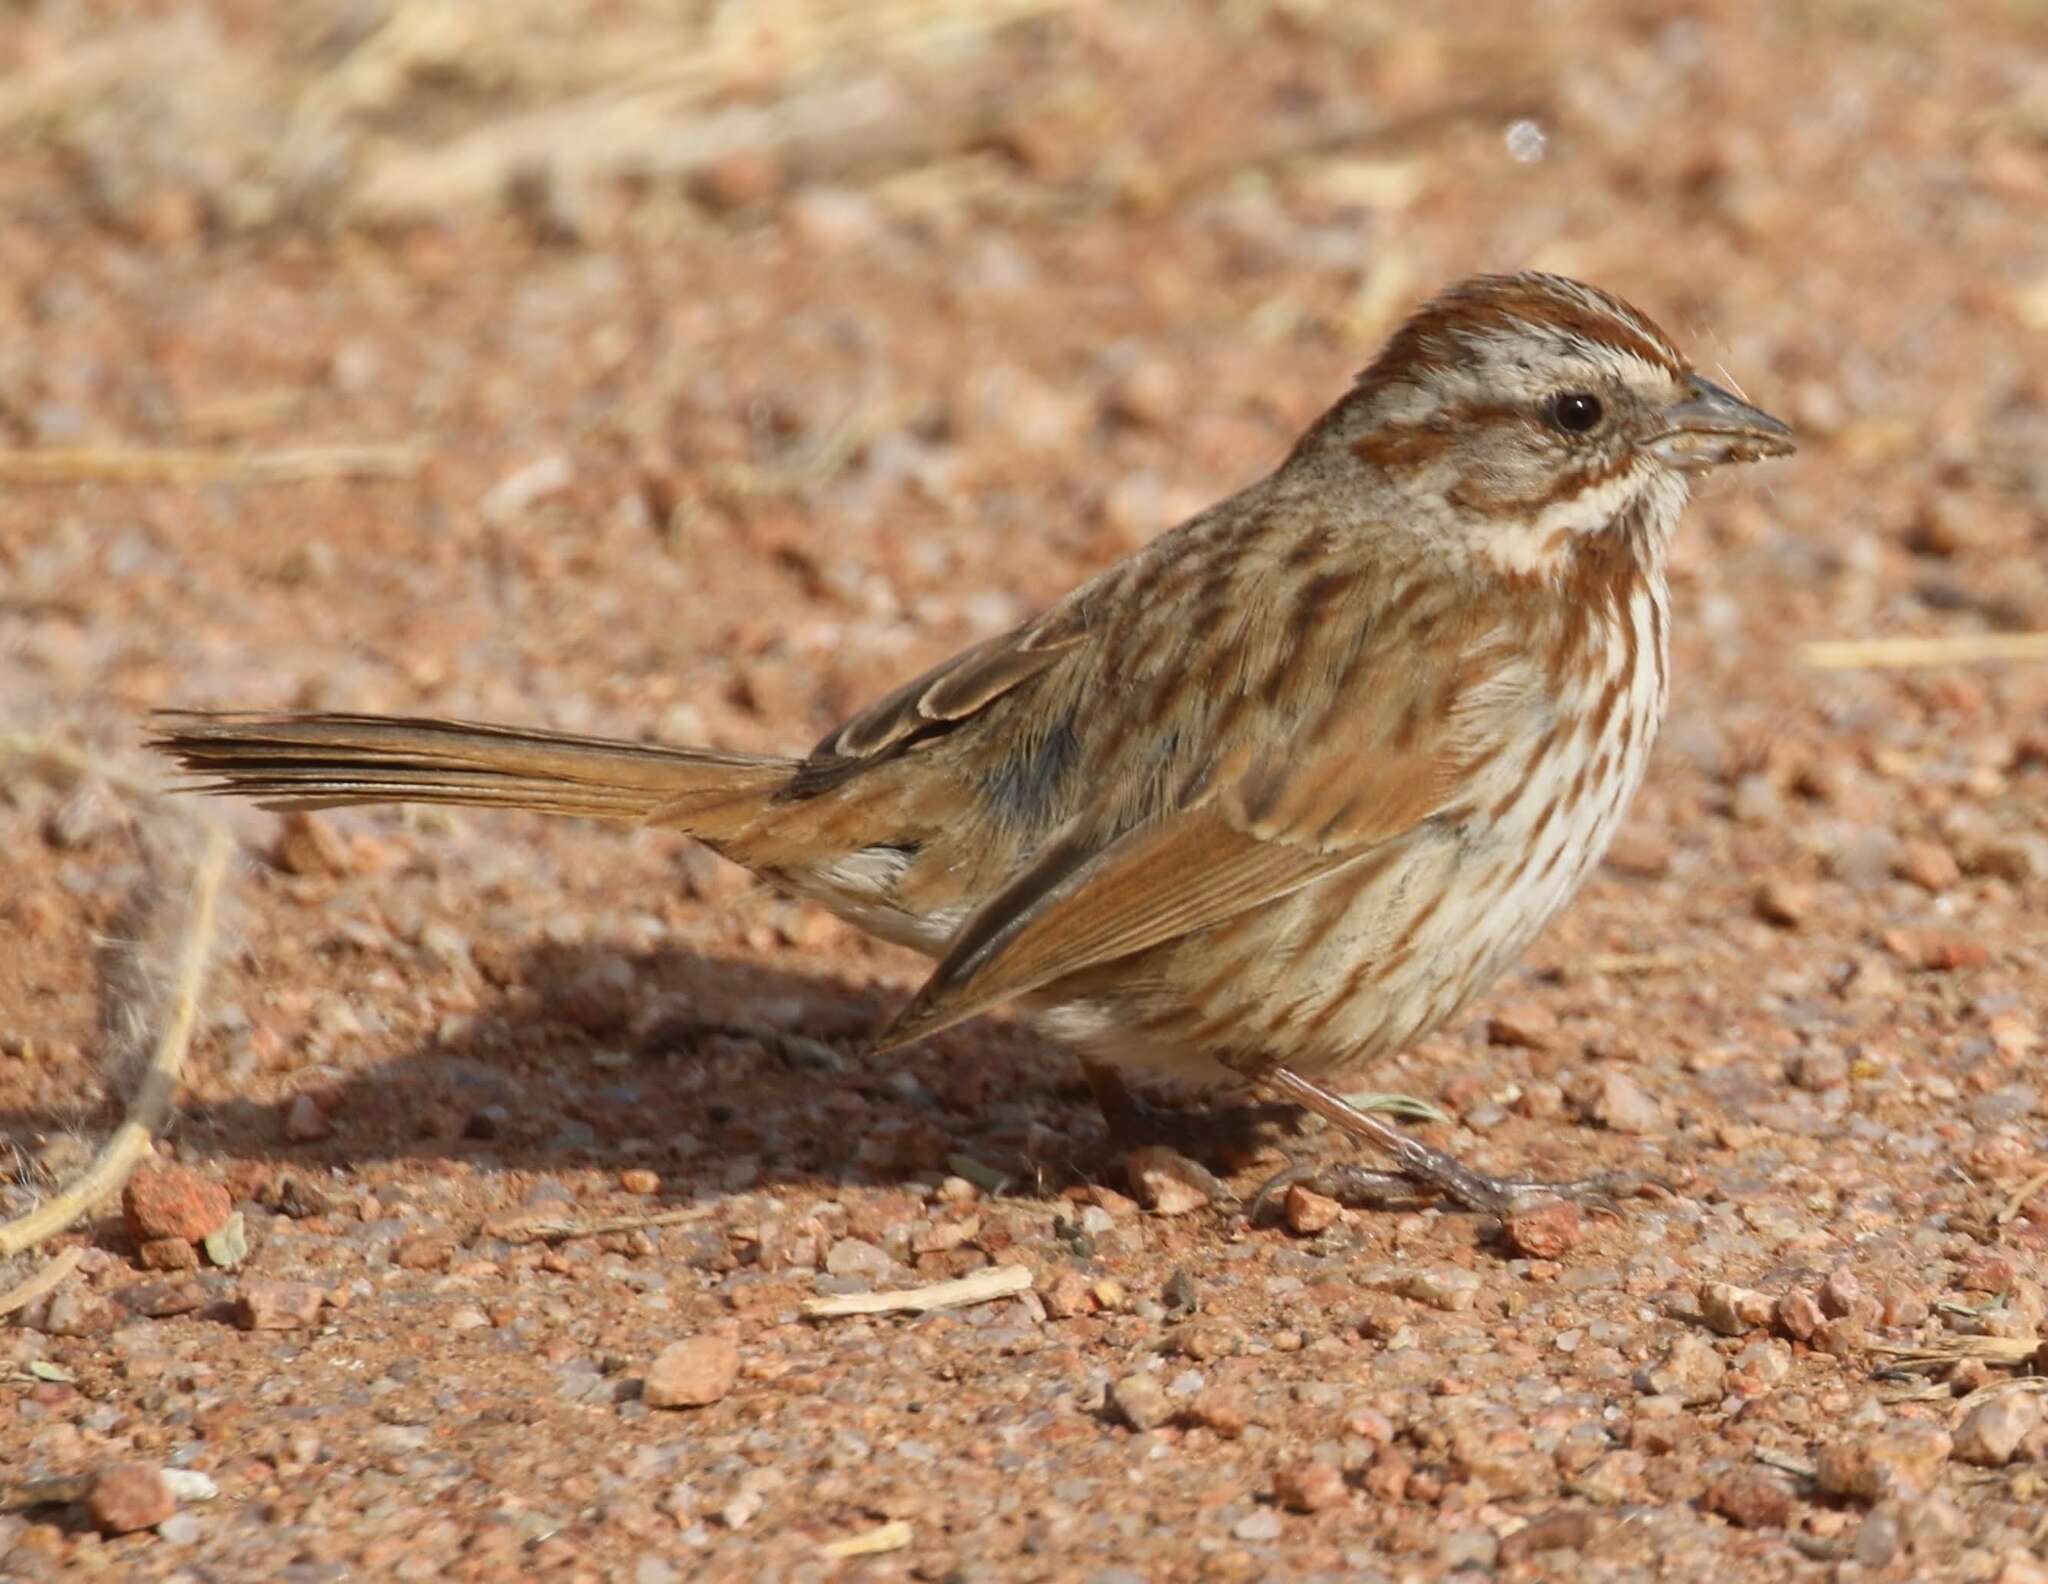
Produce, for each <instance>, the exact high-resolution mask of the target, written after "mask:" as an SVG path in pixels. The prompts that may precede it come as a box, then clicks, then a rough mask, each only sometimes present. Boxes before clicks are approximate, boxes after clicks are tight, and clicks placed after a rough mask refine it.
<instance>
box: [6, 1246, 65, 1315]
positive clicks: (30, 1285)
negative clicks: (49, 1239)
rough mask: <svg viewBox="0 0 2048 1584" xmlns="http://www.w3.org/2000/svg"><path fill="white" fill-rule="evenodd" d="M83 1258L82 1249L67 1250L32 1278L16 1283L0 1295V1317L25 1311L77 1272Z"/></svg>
mask: <svg viewBox="0 0 2048 1584" xmlns="http://www.w3.org/2000/svg"><path fill="white" fill-rule="evenodd" d="M84 1258H85V1250H84V1248H83V1247H73V1248H68V1249H66V1250H64V1252H63V1253H61V1254H59V1255H58V1256H57V1257H56V1258H55V1259H53V1260H51V1261H50V1263H49V1264H47V1265H45V1266H44V1267H43V1268H42V1269H41V1270H39V1271H37V1272H36V1273H35V1274H34V1275H33V1276H30V1277H28V1278H27V1279H26V1280H24V1281H19V1282H16V1283H15V1284H14V1286H12V1287H10V1288H9V1289H8V1290H7V1291H6V1292H4V1293H0V1315H11V1314H13V1313H14V1311H15V1310H17V1309H26V1308H27V1307H28V1306H29V1305H30V1304H32V1303H34V1302H35V1301H36V1300H37V1299H38V1298H40V1297H42V1296H43V1294H44V1293H46V1292H50V1291H51V1290H53V1289H54V1288H55V1287H56V1286H57V1284H58V1283H59V1282H61V1281H63V1279H64V1278H65V1277H66V1276H69V1275H70V1274H71V1273H72V1272H73V1271H75V1270H77V1269H78V1262H79V1261H80V1260H82V1259H84Z"/></svg>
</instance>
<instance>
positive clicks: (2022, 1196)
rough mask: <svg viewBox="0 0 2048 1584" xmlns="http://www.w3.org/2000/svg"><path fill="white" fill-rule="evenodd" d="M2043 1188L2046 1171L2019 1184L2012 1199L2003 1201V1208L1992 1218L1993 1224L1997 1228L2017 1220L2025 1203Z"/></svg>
mask: <svg viewBox="0 0 2048 1584" xmlns="http://www.w3.org/2000/svg"><path fill="white" fill-rule="evenodd" d="M2043 1188H2048V1171H2038V1172H2036V1173H2034V1175H2033V1176H2031V1177H2029V1178H2028V1179H2027V1180H2026V1181H2025V1182H2023V1183H2021V1184H2020V1186H2019V1187H2018V1188H2017V1189H2016V1190H2015V1191H2014V1192H2013V1195H2012V1197H2011V1198H2010V1199H2008V1200H2006V1201H2005V1207H2004V1208H2003V1209H2002V1210H2000V1211H1999V1212H1998V1214H1997V1215H1996V1216H1994V1217H1992V1221H1993V1223H1994V1224H1995V1225H1998V1226H2005V1225H2007V1224H2009V1223H2010V1222H2013V1221H2016V1220H2017V1219H2019V1213H2020V1212H2021V1211H2022V1210H2024V1209H2026V1207H2027V1201H2028V1200H2030V1199H2032V1198H2033V1197H2034V1195H2035V1194H2037V1193H2039V1192H2040V1191H2041V1190H2042V1189H2043Z"/></svg>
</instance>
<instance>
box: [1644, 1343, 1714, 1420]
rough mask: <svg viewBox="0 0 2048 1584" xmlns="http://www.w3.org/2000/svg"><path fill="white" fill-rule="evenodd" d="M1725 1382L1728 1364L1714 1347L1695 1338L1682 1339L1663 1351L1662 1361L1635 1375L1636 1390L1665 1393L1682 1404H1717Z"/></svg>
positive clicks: (1646, 1367)
mask: <svg viewBox="0 0 2048 1584" xmlns="http://www.w3.org/2000/svg"><path fill="white" fill-rule="evenodd" d="M1727 1379H1728V1361H1727V1360H1726V1359H1724V1358H1723V1357H1721V1355H1720V1353H1719V1352H1718V1351H1716V1349H1715V1348H1714V1345H1713V1344H1712V1343H1710V1342H1708V1341H1706V1340H1705V1339H1704V1338H1702V1337H1698V1336H1691V1335H1688V1336H1682V1337H1679V1338H1678V1339H1677V1340H1676V1341H1674V1342H1673V1343H1672V1344H1671V1346H1670V1347H1669V1348H1668V1349H1667V1350H1666V1351H1665V1354H1664V1358H1663V1361H1662V1362H1661V1363H1658V1364H1652V1365H1647V1366H1645V1367H1644V1368H1643V1369H1641V1370H1639V1371H1638V1372H1637V1374H1636V1384H1637V1386H1638V1388H1639V1389H1641V1390H1642V1391H1644V1392H1649V1393H1669V1394H1670V1395H1672V1396H1675V1397H1676V1398H1678V1400H1679V1401H1680V1402H1682V1403H1686V1404H1688V1405H1696V1404H1700V1403H1711V1402H1719V1401H1720V1400H1721V1397H1722V1394H1723V1392H1724V1390H1725V1388H1726V1384H1727Z"/></svg>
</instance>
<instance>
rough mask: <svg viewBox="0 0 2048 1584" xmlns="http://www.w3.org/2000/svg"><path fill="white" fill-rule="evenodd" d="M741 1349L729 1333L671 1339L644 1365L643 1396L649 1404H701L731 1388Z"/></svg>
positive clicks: (650, 1405) (737, 1376) (736, 1379)
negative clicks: (644, 1384)
mask: <svg viewBox="0 0 2048 1584" xmlns="http://www.w3.org/2000/svg"><path fill="white" fill-rule="evenodd" d="M739 1375H740V1350H739V1348H738V1346H737V1345H736V1344H735V1343H734V1342H733V1340H732V1338H731V1337H724V1336H698V1337H689V1338H686V1339H685V1340H683V1341H681V1342H671V1343H670V1344H669V1345H668V1346H667V1347H665V1348H663V1349H662V1350H661V1352H660V1353H659V1354H658V1355H656V1357H655V1360H654V1362H653V1363H652V1364H650V1365H648V1367H647V1383H646V1386H645V1387H644V1388H643V1391H642V1396H643V1398H644V1400H645V1401H646V1403H647V1405H648V1406H649V1407H651V1408H701V1407H704V1406H705V1405H706V1404H708V1403H715V1402H717V1401H718V1400H719V1399H720V1398H721V1397H723V1396H725V1394H726V1393H727V1392H729V1391H731V1390H732V1388H733V1385H734V1383H735V1382H736V1381H738V1379H739Z"/></svg>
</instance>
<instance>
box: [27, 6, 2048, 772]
mask: <svg viewBox="0 0 2048 1584" xmlns="http://www.w3.org/2000/svg"><path fill="white" fill-rule="evenodd" d="M2043 20H2044V13H2043V10H2042V8H2041V7H2040V6H2039V5H2038V4H2036V3H2032V0H1980V3H1976V4H1970V5H1954V4H1941V3H1934V0H1929V3H1924V4H1922V3H1914V0H1885V3H1881V4H1880V3H1870V0H1804V3H1782V4H1762V3H1757V4H1744V3H1740V0H1730V3H1706V0H1701V3H1690V4H1653V3H1643V0H1610V3H1598V0H1596V3H1584V4H1568V3H1562V0H1547V3H1544V4H1541V5H1538V6H1535V7H1533V8H1530V9H1528V10H1526V11H1524V10H1521V9H1516V10H1514V11H1507V10H1503V9H1502V8H1500V7H1497V6H1493V5H1488V4H1456V3H1444V4H1436V5H1432V6H1428V7H1423V8H1416V7H1411V6H1391V5H1386V6H1383V5H1373V4H1360V3H1355V0H1213V3H1193V0H1189V3H1179V0H1171V3H1147V4H1142V5H1140V4H1079V3H1072V0H725V3H711V0H668V3H655V0H589V3H574V4H571V3H563V0H502V3H494V4H480V3H474V0H394V3H379V0H347V3H335V4H294V5H288V6H278V5H273V4H269V3H267V0H240V3H238V0H219V3H215V4H173V3H167V0H158V3H150V4H136V3H106V4H95V3H91V0H51V3H44V4H15V5H12V6H10V7H9V8H8V11H7V15H6V18H5V21H4V23H0V162H4V163H0V315H4V316H5V323H4V334H0V442H4V444H5V446H6V448H7V455H6V458H5V459H4V460H0V468H4V469H5V472H4V473H0V477H4V478H6V479H7V480H8V486H7V490H6V494H5V496H4V497H0V577H4V579H5V585H4V586H5V599H6V604H5V606H4V607H0V619H4V620H5V622H6V623H7V628H6V630H5V633H4V637H5V642H4V644H0V667H4V668H5V670H4V673H0V697H4V698H5V699H6V701H7V706H8V713H9V717H10V719H11V721H12V723H13V724H14V725H16V726H17V727H20V728H25V729H34V730H52V731H59V732H62V733H63V734H65V735H67V736H71V737H83V738H85V739H87V740H90V741H93V742H95V743H99V744H101V745H103V746H106V747H109V748H116V747H119V746H121V745H123V744H125V743H126V741H127V740H128V739H130V738H131V737H132V733H133V718H134V715H135V712H136V711H138V710H140V709H144V708H147V707H150V706H153V705H156V704H159V703H163V702H167V701H171V700H176V701H179V702H186V703H195V702H196V703H228V702H260V703H286V702H296V703H304V704H320V705H325V706H330V707H334V706H340V707H365V708H369V707H376V708H401V707H402V708H421V709H432V710H436V711H445V712H454V713H464V714H483V715H511V716H517V717H521V718H532V717H541V718H545V719H548V720H551V721H553V722H554V723H556V724H559V725H564V726H588V727H597V726H600V725H602V726H604V727H606V728H608V729H615V730H625V731H632V730H636V729H638V730H653V731H658V732H659V733H661V734H664V735H669V736H679V737H707V736H708V737H711V738H713V739H715V740H719V741H733V742H745V743H750V744H752V743H764V744H765V743H773V744H776V745H791V744H801V743H806V742H808V741H809V740H811V739H812V738H813V737H814V736H815V735H816V734H817V733H818V732H819V731H820V730H821V729H823V728H824V727H825V726H827V725H828V724H830V722H831V721H832V720H833V719H834V718H836V717H837V716H838V715H839V714H840V713H841V712H843V711H845V710H846V709H848V708H850V707H851V706H853V705H854V704H856V703H857V702H858V701H860V700H861V699H862V698H864V697H865V696H867V695H868V694H869V693H870V692H871V691H872V690H873V689H874V688H875V687H876V686H877V685H879V684H880V683H881V682H882V681H884V680H885V679H887V678H889V677H893V676H895V675H897V674H898V673H900V672H902V671H904V670H905V669H907V668H910V667H914V666H917V665H919V664H921V663H922V662H923V661H925V660H926V659H928V658H930V657H931V656H932V655H934V654H935V653H937V652H939V651H941V650H944V649H949V648H951V647H952V646H954V645H957V644H959V643H962V642H965V641H967V640H970V639H972V638H975V637H978V636H980V635H982V634H985V633H987V632H990V631H993V630H996V629H998V628H1001V627H1003V626H1005V625H1007V624H1009V623H1010V622H1012V621H1014V620H1015V619H1017V618H1018V617H1019V616H1020V615H1022V614H1024V613H1025V612H1027V611H1029V610H1030V609H1032V608H1033V607H1035V606H1037V605H1038V604H1040V603H1041V602H1043V601H1044V600H1045V599H1047V598H1048V597H1050V596H1051V595H1053V594H1055V593H1057V592H1059V591H1060V590H1062V589H1063V588H1065V587H1066V586H1067V585H1069V584H1070V583H1071V582H1072V581H1074V580H1076V579H1077V578H1079V577H1080V576H1082V575H1084V574H1085V573H1087V572H1088V571H1089V570H1091V569H1093V568H1094V567H1096V566H1098V565H1100V564H1101V563H1102V562H1104V561H1106V560H1108V559H1110V558H1113V557H1115V556H1117V555H1119V554H1121V553H1122V552H1124V551H1125V550H1127V549H1129V548H1130V547H1131V546H1132V545H1134V544H1136V543H1138V542H1140V541H1142V540H1143V539H1145V538H1147V537H1148V536H1150V535H1151V534H1153V533H1154V532H1156V531H1157V530H1158V529H1160V528H1162V527H1164V526H1167V525H1169V524H1171V523H1172V522H1174V521H1176V520H1178V519H1179V518H1180V517H1182V516H1184V515H1185V514H1187V513H1188V512H1189V511H1191V510H1192V509H1194V508H1196V507H1199V506H1201V505H1203V504H1206V503H1207V502H1208V501H1210V500H1211V499H1214V498H1215V497H1216V496H1217V495H1219V494H1220V493H1222V492H1224V491H1227V490H1228V489H1230V488H1232V487H1234V486H1236V485H1238V484H1241V483H1243V482H1245V481H1247V480H1248V479H1250V478H1251V477H1253V476H1255V475H1256V474H1257V473H1258V472H1259V471H1261V470H1262V469H1264V468H1265V467H1266V466H1268V465H1270V464H1271V463H1272V462H1273V461H1274V460H1275V458H1276V457H1277V456H1278V455H1279V454H1280V453H1281V451H1282V450H1283V448H1284V447H1285V445H1286V443H1287V441H1288V439H1289V438H1290V437H1291V435H1292V434H1293V433H1294V432H1295V431H1296V430H1297V428H1298V427H1299V426H1301V425H1302V424H1303V423H1304V422H1305V421H1306V420H1307V419H1308V418H1309V417H1310V416H1312V415H1313V414H1314V413H1315V412H1317V411H1319V410H1320V408H1321V407H1322V406H1324V405H1325V404H1327V403H1328V402H1329V401H1330V400H1331V399H1332V398H1333V397H1334V396H1335V395H1336V394H1337V393H1338V392H1340V391H1341V389H1342V387H1343V384H1344V382H1345V381H1346V379H1347V378H1348V376H1349V375H1350V374H1351V373H1352V372H1353V371H1354V370H1355V369H1356V368H1357V367H1358V366H1360V365H1361V364H1362V363H1363V362H1364V361H1365V359H1366V358H1367V357H1368V356H1369V355H1370V353H1371V352H1372V350H1373V348H1374V346H1375V344H1376V342H1377V341H1378V340H1379V339H1380V338H1381V337H1382V336H1383V335H1384V334H1385V333H1386V331H1387V330H1388V329H1389V327H1390V326H1391V325H1392V324H1393V323H1394V322H1395V320H1396V319H1397V318H1398V316H1399V315H1401V314H1402V313H1403V312H1404V311H1406V310H1407V309H1408V308H1409V307H1410V306H1411V305H1412V304H1413V303H1414V302H1415V301H1416V300H1417V299H1418V298H1419V297H1421V296H1423V295H1426V294H1427V293H1428V292H1430V291H1431V290H1432V289H1434V288H1435V287H1436V286H1438V285H1440V284H1441V283H1443V282H1444V281H1446V280H1447V279H1449V278H1451V277H1454V276H1457V275H1460V274H1464V273H1467V272H1470V271H1474V270H1479V269H1503V268H1514V267H1522V266H1537V267H1542V268H1547V269H1556V270H1562V271H1566V272H1570V273H1574V274H1579V275H1583V276H1586V277H1587V278H1590V279H1592V280H1595V281H1598V282H1601V283H1603V284H1606V285H1607V286H1609V287H1611V288H1613V289H1615V290H1618V291H1620V292H1621V293H1622V294H1624V295H1625V296H1628V297H1630V298H1631V299H1632V300H1634V301H1635V302H1637V303H1638V304H1639V305H1641V306H1642V307H1643V308H1645V309H1646V310H1647V311H1648V312H1650V313H1651V314H1652V315H1653V317H1655V318H1657V319H1658V320H1660V321H1661V322H1663V323H1664V324H1665V326H1666V327H1667V328H1668V329H1670V330H1671V331H1672V332H1673V333H1674V334H1675V335H1676V336H1677V338H1678V339H1679V340H1680V342H1681V343H1682V344H1685V345H1687V346H1688V347H1690V348H1691V349H1692V350H1693V351H1694V352H1695V354H1696V356H1697V358H1698V360H1699V363H1700V366H1701V367H1702V368H1703V369H1705V370H1706V371H1708V372H1709V373H1712V374H1714V375H1716V376H1717V377H1725V378H1726V379H1727V380H1729V381H1730V382H1732V383H1736V384H1739V385H1741V386H1742V387H1743V388H1744V389H1746V390H1748V391H1750V392H1752V393H1753V394H1754V395H1756V396H1757V397H1758V399H1759V400H1761V401H1763V402H1764V403H1765V404H1766V405H1767V406H1769V407H1771V408H1773V409H1774V410H1777V411H1779V412H1782V413H1783V414H1784V415H1785V416H1786V417H1787V418H1788V419H1790V420H1791V421H1793V422H1794V423H1795V424H1796V425H1797V426H1798V427H1799V429H1800V430H1801V432H1802V435H1803V436H1804V437H1805V439H1806V441H1807V446H1808V449H1807V452H1806V454H1805V457H1804V458H1803V460H1802V462H1801V464H1800V466H1799V468H1798V469H1797V471H1796V472H1793V471H1789V470H1783V469H1780V470H1776V471H1775V472H1774V473H1773V474H1772V475H1771V477H1770V478H1769V479H1768V480H1767V481H1764V482H1761V483H1757V484H1750V483H1747V482H1745V483H1744V484H1742V485H1740V486H1737V487H1736V488H1734V489H1732V490H1728V489H1723V490H1717V491H1716V498H1715V500H1714V501H1713V502H1712V503H1711V504H1710V505H1709V507H1708V509H1707V510H1706V511H1705V512H1703V513H1702V514H1701V520H1700V521H1699V522H1698V523H1696V524H1695V526H1694V531H1693V532H1691V533H1689V534H1688V535H1687V537H1686V541H1685V545H1684V550H1683V555H1682V565H1683V570H1684V572H1685V574H1686V576H1687V578H1688V579H1689V580H1691V581H1692V584H1693V589H1692V593H1693V598H1692V602H1691V607H1690V610H1691V619H1690V621H1689V623H1688V626H1689V628H1690V631H1691V633H1692V635H1693V637H1694V638H1695V639H1696V640H1706V641H1708V642H1709V643H1711V644H1712V645H1714V646H1715V647H1714V648H1713V651H1712V652H1713V654H1714V655H1715V656H1716V661H1715V662H1714V663H1717V664H1720V665H1724V666H1726V667H1728V668H1730V669H1731V670H1739V669H1740V668H1741V667H1742V666H1743V665H1745V664H1749V663H1754V662H1755V661H1757V660H1758V658H1759V657H1757V656H1756V655H1754V654H1753V653H1752V651H1751V639H1752V638H1753V637H1755V636H1759V635H1760V636H1763V637H1765V638H1767V639H1769V640H1770V642H1771V645H1772V647H1773V648H1774V649H1775V647H1776V646H1777V645H1778V644H1779V643H1780V641H1782V640H1783V639H1784V638H1786V637H1787V636H1789V635H1792V634H1810V635H1812V636H1816V637H1819V636H1833V635H1856V634H1862V633H1867V632H1873V631H1879V630H1883V631H1890V630H1893V629H1895V628H1904V627H1908V626H1911V625H1912V624H1913V623H1915V622H1919V621H1925V620H1938V621H1940V622H1942V623H1955V622H1963V623H1969V622H1971V621H1982V622H1988V623H1990V624H1992V625H1994V626H2008V627H2009V626H2015V625H2027V624H2029V623H2031V624H2034V625H2040V624H2042V622H2043V619H2044V602H2048V569H2044V556H2043V554H2042V539H2041V537H2040V533H2041V525H2042V520H2043V510H2044V507H2043V501H2044V498H2048V496H2044V492H2048V461H2044V460H2043V458H2044V455H2048V452H2044V447H2043V445H2042V441H2043V438H2044V428H2043V424H2044V420H2043V406H2042V403H2043V394H2044V393H2043V385H2044V382H2048V375H2044V373H2043V372H2042V362H2043V360H2042V352H2043V340H2044V328H2048V227H2044V215H2043V203H2044V195H2048V168H2044V161H2043V152H2044V139H2048V78H2044V69H2043V57H2042V53H2041V48H2040V46H2041V43H2042V32H2043ZM133 452H148V453H152V455H148V456H137V455H131V454H130V453H133ZM1923 595H1931V596H1932V599H1931V605H1930V601H1929V599H1927V598H1923V597H1921V596H1923ZM1766 605H1767V606H1768V607H1769V608H1768V611H1766V610H1765V609H1764V608H1763V607H1764V606H1766ZM1766 617H1767V618H1768V619H1760V618H1766ZM1761 658H1762V659H1763V660H1764V661H1765V662H1766V663H1768V660H1769V656H1768V655H1766V656H1764V657H1761ZM1691 675H1692V676H1693V677H1694V678H1695V679H1699V678H1701V677H1702V672H1701V670H1700V669H1699V668H1698V667H1697V666H1695V667H1694V669H1693V670H1692V672H1691Z"/></svg>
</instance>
